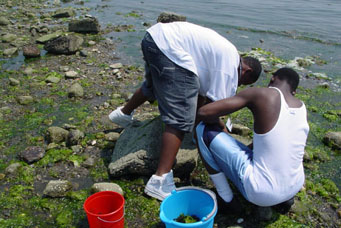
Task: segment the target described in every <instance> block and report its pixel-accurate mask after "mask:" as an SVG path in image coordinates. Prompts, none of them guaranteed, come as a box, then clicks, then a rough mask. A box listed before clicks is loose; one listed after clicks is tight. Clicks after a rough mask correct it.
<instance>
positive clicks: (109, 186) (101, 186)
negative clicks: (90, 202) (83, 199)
mask: <svg viewBox="0 0 341 228" xmlns="http://www.w3.org/2000/svg"><path fill="white" fill-rule="evenodd" d="M101 191H113V192H117V193H119V194H121V195H123V190H122V188H121V187H120V186H119V185H118V184H115V183H110V182H102V183H95V184H94V185H93V186H92V187H91V192H93V193H96V192H101Z"/></svg>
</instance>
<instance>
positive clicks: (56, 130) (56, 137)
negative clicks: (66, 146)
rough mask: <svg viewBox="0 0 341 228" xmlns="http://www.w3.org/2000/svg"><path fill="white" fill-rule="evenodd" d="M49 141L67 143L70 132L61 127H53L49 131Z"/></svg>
mask: <svg viewBox="0 0 341 228" xmlns="http://www.w3.org/2000/svg"><path fill="white" fill-rule="evenodd" d="M46 134H47V139H48V141H49V142H54V143H61V142H65V141H66V139H67V137H68V135H69V132H68V131H67V130H65V129H63V128H61V127H56V126H52V127H49V128H48V129H47V133H46Z"/></svg>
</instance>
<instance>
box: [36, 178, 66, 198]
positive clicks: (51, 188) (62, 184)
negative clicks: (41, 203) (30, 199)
mask: <svg viewBox="0 0 341 228" xmlns="http://www.w3.org/2000/svg"><path fill="white" fill-rule="evenodd" d="M71 189H72V184H71V182H70V181H63V180H52V181H50V182H49V183H48V184H47V185H46V187H45V189H44V192H43V194H44V195H46V196H50V197H54V198H55V197H63V196H66V194H67V193H68V192H69V191H70V190H71Z"/></svg>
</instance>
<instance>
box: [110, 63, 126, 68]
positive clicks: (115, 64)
mask: <svg viewBox="0 0 341 228" xmlns="http://www.w3.org/2000/svg"><path fill="white" fill-rule="evenodd" d="M109 67H110V68H111V69H120V68H122V67H123V64H122V63H114V64H111V65H110V66H109Z"/></svg>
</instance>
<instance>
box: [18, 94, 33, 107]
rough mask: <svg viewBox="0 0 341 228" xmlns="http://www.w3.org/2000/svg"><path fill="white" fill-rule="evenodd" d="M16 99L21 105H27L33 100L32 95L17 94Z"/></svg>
mask: <svg viewBox="0 0 341 228" xmlns="http://www.w3.org/2000/svg"><path fill="white" fill-rule="evenodd" d="M17 101H18V103H19V104H21V105H28V104H30V103H32V102H33V97H31V96H19V97H17Z"/></svg>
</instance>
